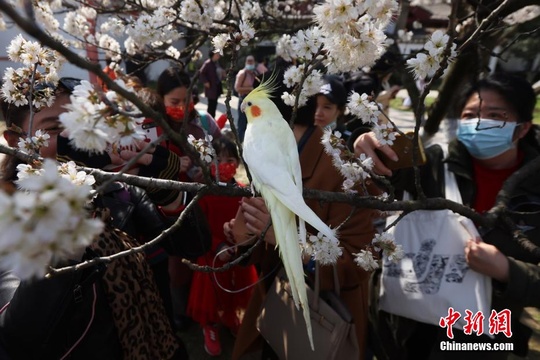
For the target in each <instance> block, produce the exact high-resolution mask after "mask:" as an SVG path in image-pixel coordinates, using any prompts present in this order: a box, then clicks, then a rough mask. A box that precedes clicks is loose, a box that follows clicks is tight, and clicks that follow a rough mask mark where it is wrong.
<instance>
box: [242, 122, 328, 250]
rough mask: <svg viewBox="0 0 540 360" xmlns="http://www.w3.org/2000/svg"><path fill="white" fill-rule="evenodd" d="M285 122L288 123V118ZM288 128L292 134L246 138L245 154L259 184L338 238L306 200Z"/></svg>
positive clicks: (294, 146) (300, 215) (255, 181)
mask: <svg viewBox="0 0 540 360" xmlns="http://www.w3.org/2000/svg"><path fill="white" fill-rule="evenodd" d="M283 123H284V124H285V126H288V125H287V123H286V122H285V121H283ZM248 127H249V126H248ZM273 130H275V129H273ZM287 130H288V131H289V133H288V134H287V132H286V131H283V132H282V133H281V134H279V135H281V136H277V137H276V135H274V134H272V136H257V138H256V139H249V140H250V141H248V142H246V141H245V140H244V141H245V142H244V153H243V155H244V159H245V161H246V163H247V165H248V168H249V171H250V173H251V175H252V177H253V180H254V183H255V187H256V188H257V187H259V186H261V185H262V186H266V187H268V189H269V190H271V191H272V193H273V194H274V195H275V196H276V198H278V200H279V201H280V202H282V203H283V205H285V206H286V207H287V208H289V209H290V210H291V211H292V212H294V213H295V214H296V215H298V217H299V218H300V219H301V221H302V220H304V221H305V222H307V223H309V224H311V225H312V226H313V227H314V228H315V229H317V230H318V231H320V232H321V233H323V234H324V235H326V236H327V237H329V238H332V239H336V236H335V232H334V231H333V230H332V229H330V228H329V227H328V225H326V224H325V223H324V222H323V221H322V220H321V219H320V218H319V217H318V216H317V214H315V213H314V212H313V210H311V208H310V207H309V206H307V204H306V203H305V201H304V198H303V196H302V190H303V188H302V175H301V170H300V162H299V157H298V149H297V145H296V141H295V139H294V136H293V134H292V132H291V130H290V129H287ZM257 131H258V134H260V133H264V132H262V131H261V129H258V130H257ZM259 131H261V132H259ZM246 133H247V131H246ZM287 138H288V139H287ZM291 139H292V143H291ZM253 140H255V141H253ZM302 225H303V224H301V225H300V227H301V229H300V232H301V233H302V232H305V227H304V229H302ZM336 240H337V239H336Z"/></svg>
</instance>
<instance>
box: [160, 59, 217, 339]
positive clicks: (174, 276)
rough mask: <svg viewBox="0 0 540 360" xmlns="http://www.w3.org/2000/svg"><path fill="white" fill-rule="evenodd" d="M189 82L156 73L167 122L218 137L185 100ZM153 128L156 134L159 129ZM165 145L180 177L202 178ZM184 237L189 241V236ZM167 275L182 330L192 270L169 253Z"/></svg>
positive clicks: (176, 72) (208, 119)
mask: <svg viewBox="0 0 540 360" xmlns="http://www.w3.org/2000/svg"><path fill="white" fill-rule="evenodd" d="M190 84H191V81H190V78H189V75H188V74H187V73H185V72H184V71H182V70H180V69H179V68H176V67H169V68H167V69H166V70H164V71H163V72H162V73H161V75H160V76H159V78H158V80H157V84H156V91H157V93H158V94H159V95H160V96H161V97H162V98H163V101H164V104H165V109H166V113H167V114H168V115H169V118H168V122H169V125H170V126H171V127H172V128H173V130H174V131H177V132H178V131H180V129H182V128H183V129H185V134H186V135H193V136H194V137H195V138H196V139H201V138H204V137H205V135H206V134H209V135H211V136H212V138H213V139H218V138H220V137H221V131H220V130H219V127H218V126H217V124H216V122H215V120H214V118H212V116H210V115H209V114H208V113H206V112H198V111H197V110H195V102H194V101H193V98H192V99H190V100H189V101H187V100H188V99H187V95H188V89H189V87H190ZM185 121H187V123H186V124H184V122H185ZM184 125H185V126H184ZM157 130H158V133H159V132H160V129H159V128H158V129H157ZM165 146H167V148H168V149H169V150H171V151H173V152H175V153H176V154H178V155H179V156H180V157H181V159H182V169H181V173H180V180H182V181H202V180H203V177H202V171H201V169H200V168H199V167H197V166H194V162H193V159H190V158H189V157H188V156H184V154H185V153H184V152H183V151H182V149H180V148H179V147H178V146H177V145H176V144H173V142H172V141H169V140H167V141H166V144H165ZM162 210H164V213H165V215H168V216H174V217H178V216H179V215H180V212H181V211H180V210H181V207H180V208H179V209H167V210H166V209H162ZM186 240H188V241H189V239H186ZM169 275H170V287H171V298H172V302H173V310H174V322H175V325H176V327H177V329H178V330H180V331H182V330H186V329H187V328H188V327H189V326H190V325H191V323H192V320H191V318H190V317H189V316H187V314H186V309H187V302H188V298H189V288H190V284H191V279H192V276H193V273H192V271H191V270H190V269H189V268H188V267H187V266H186V265H184V264H183V263H182V258H180V257H177V256H170V257H169Z"/></svg>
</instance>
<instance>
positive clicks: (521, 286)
mask: <svg viewBox="0 0 540 360" xmlns="http://www.w3.org/2000/svg"><path fill="white" fill-rule="evenodd" d="M535 104H536V96H535V94H534V91H533V89H532V87H531V85H530V84H529V83H528V82H526V81H525V80H523V79H521V78H519V77H515V76H511V75H508V74H494V75H490V76H489V77H487V78H485V79H483V80H480V81H478V82H476V83H475V84H474V85H473V86H471V87H470V88H469V89H467V91H465V92H464V96H463V97H462V101H461V106H460V108H461V109H462V110H461V119H460V120H459V122H458V130H457V138H456V139H454V140H452V141H451V142H450V143H449V147H448V149H449V154H448V156H447V157H446V158H443V153H442V150H441V148H440V146H437V145H433V146H431V147H429V148H427V149H426V156H427V160H428V161H427V163H426V165H424V166H421V167H420V173H421V184H422V189H423V190H424V193H425V194H426V196H428V197H443V196H444V167H443V164H444V163H447V164H448V170H449V171H451V172H453V173H454V175H455V177H456V180H457V183H458V187H459V190H460V193H461V197H462V199H463V204H464V205H466V206H470V207H471V208H473V209H474V210H476V211H477V212H478V213H484V212H486V211H488V210H490V209H491V208H492V207H494V206H495V201H496V197H497V194H498V193H499V191H500V190H501V189H502V187H503V186H504V185H505V182H506V181H507V180H508V179H509V178H510V176H511V175H513V174H514V173H515V172H517V171H519V170H520V169H521V168H523V167H524V166H525V165H527V164H528V163H530V162H531V161H533V160H535V159H537V158H538V156H539V155H540V151H539V149H540V146H539V144H538V141H537V139H536V138H535V137H534V131H533V129H532V128H533V124H532V113H533V110H534V107H535ZM354 146H355V151H356V153H357V154H360V153H365V154H367V155H368V156H371V157H372V158H373V159H374V162H375V171H376V172H377V173H379V174H382V175H392V177H391V180H392V182H393V184H395V186H396V188H397V189H400V190H406V191H408V192H410V193H411V194H413V195H415V194H416V191H415V186H414V180H413V179H414V176H413V175H412V173H411V171H412V170H410V169H407V170H399V171H396V172H395V173H394V174H392V172H391V171H390V169H388V168H387V167H385V166H384V165H383V164H382V163H381V161H380V159H379V158H378V157H377V156H376V155H375V153H374V150H375V149H379V150H380V151H382V152H384V153H385V154H386V155H387V156H389V157H390V158H394V159H395V160H397V158H398V157H399V156H400V154H396V153H395V152H394V151H393V150H392V149H390V147H389V146H387V145H384V146H382V145H380V143H378V141H377V140H376V138H375V137H374V135H373V134H372V133H370V132H367V133H364V134H362V135H361V136H360V137H359V138H358V139H357V140H356V141H355V144H354ZM539 184H540V175H538V173H536V174H533V175H532V176H529V177H527V178H526V179H523V180H521V181H520V182H519V183H518V184H517V186H515V187H513V189H512V190H511V191H510V192H507V193H506V194H505V195H506V196H508V198H509V199H510V201H509V202H508V210H510V212H509V213H508V216H510V217H511V218H512V219H513V220H514V222H515V223H516V224H519V226H520V227H522V230H524V231H525V233H526V234H527V235H528V238H529V239H530V240H531V241H532V242H533V243H534V244H535V245H537V246H538V245H540V228H539V227H538V224H539V223H540V185H539ZM499 223H500V224H498V225H496V226H495V227H493V228H482V227H479V232H480V234H481V236H482V238H481V239H471V240H470V241H469V242H468V244H467V246H466V248H465V257H466V260H467V264H468V266H469V267H470V268H471V269H473V270H475V271H478V272H480V273H483V274H485V275H487V276H489V277H491V278H492V285H493V293H492V304H491V307H492V309H494V310H496V311H497V312H499V311H501V310H503V309H509V310H511V314H512V318H511V320H512V321H511V324H510V326H511V330H512V336H511V337H510V338H506V337H505V336H504V335H502V337H499V335H500V334H499V335H497V336H495V339H490V338H488V337H487V336H485V335H482V336H470V335H469V336H467V335H464V334H463V332H460V331H456V330H454V335H456V338H455V339H454V340H453V341H456V342H507V343H508V342H511V343H513V347H514V350H513V352H514V353H516V354H519V355H521V356H525V355H526V353H527V351H528V346H527V343H528V339H529V337H530V330H529V329H528V328H526V327H525V326H524V325H523V324H521V323H520V322H519V318H520V315H521V313H522V311H523V308H524V307H527V306H534V307H540V266H538V263H539V259H537V258H536V257H535V256H534V255H533V253H532V252H531V251H526V250H524V248H523V247H521V246H520V245H518V243H517V242H516V241H515V240H514V239H513V238H512V236H513V234H512V231H511V230H510V229H509V228H507V227H505V226H504V224H502V223H503V221H500V222H499ZM489 315H490V314H484V316H489ZM389 318H390V315H389V314H388V313H385V312H383V311H380V312H378V321H377V322H376V326H377V327H378V329H379V333H382V332H384V331H385V330H388V329H389V326H388V319H389ZM398 318H399V320H398V321H397V322H396V321H395V319H394V322H393V325H392V329H391V331H393V333H394V334H398V333H399V334H400V336H399V338H397V337H394V338H391V339H383V341H384V343H385V345H386V349H385V350H386V351H387V353H388V354H394V353H399V354H401V355H403V354H406V355H405V357H404V358H411V359H425V358H428V356H429V355H430V354H431V355H432V356H433V354H434V353H435V354H436V355H435V356H436V358H452V356H459V357H460V359H468V358H477V357H478V353H471V354H469V353H467V352H459V353H451V352H448V353H441V352H436V351H437V349H438V346H439V344H440V342H441V341H446V340H449V339H448V338H446V335H445V329H443V328H438V327H435V326H431V325H427V324H422V323H418V322H415V321H413V320H410V319H405V318H401V317H398ZM383 324H384V325H383ZM381 326H382V328H384V330H381ZM385 327H386V328H385ZM398 328H399V329H398ZM404 329H406V330H405V331H404V332H401V331H403V330H404ZM484 330H486V329H484ZM485 333H487V332H485ZM508 355H509V352H490V353H483V354H482V355H481V357H482V358H486V359H487V358H489V359H506V358H507V357H508ZM469 356H471V357H469ZM390 357H391V355H390ZM377 358H381V359H382V358H384V356H377Z"/></svg>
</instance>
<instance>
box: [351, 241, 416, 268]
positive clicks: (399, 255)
mask: <svg viewBox="0 0 540 360" xmlns="http://www.w3.org/2000/svg"><path fill="white" fill-rule="evenodd" d="M371 245H372V246H373V248H374V250H375V251H377V252H380V251H382V256H383V257H386V258H387V259H388V261H391V262H394V263H396V262H398V261H400V260H401V259H403V257H404V256H405V254H404V252H403V247H402V246H401V245H398V244H396V242H395V241H394V236H393V235H392V234H390V233H387V232H383V233H380V234H375V237H374V238H373V240H372V242H371ZM353 255H354V256H355V259H354V261H355V262H356V264H357V265H358V266H360V267H361V268H363V269H364V270H366V271H372V270H375V269H377V268H378V267H379V263H378V262H377V260H376V259H375V257H374V256H373V253H372V252H371V251H370V250H361V251H360V252H359V253H357V254H353Z"/></svg>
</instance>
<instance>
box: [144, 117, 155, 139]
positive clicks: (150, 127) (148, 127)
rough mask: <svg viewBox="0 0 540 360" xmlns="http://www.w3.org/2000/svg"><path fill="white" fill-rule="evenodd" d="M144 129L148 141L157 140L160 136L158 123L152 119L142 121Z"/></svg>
mask: <svg viewBox="0 0 540 360" xmlns="http://www.w3.org/2000/svg"><path fill="white" fill-rule="evenodd" d="M142 130H143V131H144V136H145V140H144V141H146V142H153V141H156V140H157V139H158V137H159V134H158V125H157V124H156V123H155V122H154V120H151V119H145V120H144V121H143V123H142Z"/></svg>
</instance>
